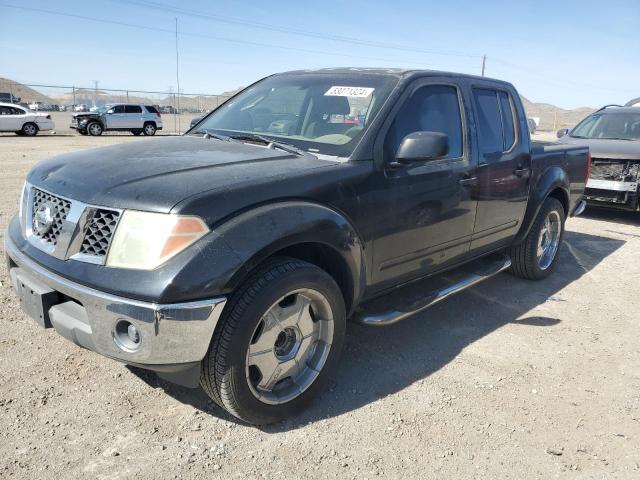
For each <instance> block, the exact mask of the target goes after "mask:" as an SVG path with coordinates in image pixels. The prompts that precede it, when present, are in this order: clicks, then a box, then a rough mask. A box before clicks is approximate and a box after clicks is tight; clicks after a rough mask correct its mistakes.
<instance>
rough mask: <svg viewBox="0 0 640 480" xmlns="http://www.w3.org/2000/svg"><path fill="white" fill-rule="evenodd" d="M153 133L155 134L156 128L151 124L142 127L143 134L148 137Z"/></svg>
mask: <svg viewBox="0 0 640 480" xmlns="http://www.w3.org/2000/svg"><path fill="white" fill-rule="evenodd" d="M154 133H156V127H154V126H153V125H152V124H151V123H147V124H146V125H145V126H144V134H145V135H147V136H149V135H153V134H154Z"/></svg>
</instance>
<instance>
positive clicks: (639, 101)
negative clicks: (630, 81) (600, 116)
mask: <svg viewBox="0 0 640 480" xmlns="http://www.w3.org/2000/svg"><path fill="white" fill-rule="evenodd" d="M624 106H625V107H640V97H638V98H634V99H632V100H629V101H628V102H627V103H625V104H624Z"/></svg>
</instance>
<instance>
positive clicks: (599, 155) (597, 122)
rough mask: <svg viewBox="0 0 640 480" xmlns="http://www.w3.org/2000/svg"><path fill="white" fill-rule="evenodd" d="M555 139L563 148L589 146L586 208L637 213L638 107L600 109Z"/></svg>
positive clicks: (639, 206) (639, 188)
mask: <svg viewBox="0 0 640 480" xmlns="http://www.w3.org/2000/svg"><path fill="white" fill-rule="evenodd" d="M558 136H559V137H560V140H559V141H560V142H561V143H563V144H570V145H588V146H589V150H590V152H591V155H592V157H593V158H592V160H591V173H590V176H589V181H588V182H587V187H586V189H585V198H586V199H587V202H588V203H589V204H591V205H599V206H606V207H614V208H621V209H625V210H635V211H637V210H640V203H639V197H640V195H639V192H640V106H638V107H620V106H614V105H609V106H606V107H603V108H601V109H600V110H598V111H597V112H595V113H593V114H592V115H589V116H588V117H587V118H585V119H584V120H583V121H582V122H580V123H579V124H578V125H576V126H575V127H574V128H573V129H572V130H570V131H569V130H567V129H563V130H559V131H558Z"/></svg>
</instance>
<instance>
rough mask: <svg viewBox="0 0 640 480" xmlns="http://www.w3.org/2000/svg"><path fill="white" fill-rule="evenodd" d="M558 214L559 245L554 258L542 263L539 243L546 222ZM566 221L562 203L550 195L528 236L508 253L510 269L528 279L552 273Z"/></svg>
mask: <svg viewBox="0 0 640 480" xmlns="http://www.w3.org/2000/svg"><path fill="white" fill-rule="evenodd" d="M550 215H551V216H552V217H555V216H557V218H558V220H559V227H560V232H559V233H560V235H559V239H558V245H557V248H556V249H555V252H554V254H553V258H552V259H551V260H550V263H549V264H548V265H546V266H545V265H542V266H541V261H540V259H539V258H538V244H539V241H540V237H541V232H542V230H543V228H544V226H545V222H546V220H547V218H549V216H550ZM564 223H565V212H564V207H563V206H562V203H560V201H558V200H557V199H556V198H553V197H548V198H547V199H546V200H545V201H544V203H543V204H542V207H541V208H540V211H539V212H538V216H537V217H536V219H535V221H534V222H533V225H532V226H531V230H530V231H529V233H528V234H527V237H526V238H525V239H524V241H523V242H522V243H520V244H519V245H513V246H511V247H510V248H509V249H508V250H507V253H508V254H509V256H510V257H511V268H510V269H509V271H510V272H511V273H512V274H513V275H515V276H517V277H521V278H526V279H528V280H541V279H543V278H545V277H547V276H549V275H550V274H551V272H553V270H554V269H555V267H556V264H557V261H558V252H559V251H560V246H561V245H562V239H563V237H564Z"/></svg>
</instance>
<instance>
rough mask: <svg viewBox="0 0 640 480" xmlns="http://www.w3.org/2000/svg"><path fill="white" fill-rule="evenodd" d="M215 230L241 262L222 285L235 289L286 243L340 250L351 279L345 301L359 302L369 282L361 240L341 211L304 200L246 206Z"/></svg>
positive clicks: (336, 252) (342, 261)
mask: <svg viewBox="0 0 640 480" xmlns="http://www.w3.org/2000/svg"><path fill="white" fill-rule="evenodd" d="M214 231H215V232H216V233H217V234H218V235H219V236H220V238H221V239H222V240H224V242H225V243H226V244H227V245H228V246H229V248H231V249H232V250H233V252H234V253H235V255H236V256H237V257H238V259H239V260H240V261H241V265H239V268H238V269H237V270H236V271H235V272H234V274H233V275H231V276H230V278H229V280H228V282H227V283H226V285H225V286H224V290H227V291H233V290H234V289H235V288H236V287H237V286H238V285H239V284H240V283H241V282H242V281H243V280H244V278H245V276H246V275H247V274H248V273H249V272H250V271H251V270H253V269H254V268H255V267H256V266H258V265H259V264H260V263H262V262H263V261H264V260H265V259H267V258H268V257H270V256H272V255H273V254H274V253H277V252H279V251H281V250H284V249H286V248H288V247H293V246H297V245H301V244H316V245H317V244H319V245H322V246H324V247H328V248H330V249H331V250H332V251H333V252H332V253H334V254H337V255H339V257H340V259H341V263H342V266H343V267H345V268H346V270H347V272H345V273H347V277H348V279H347V280H348V282H347V285H348V286H347V288H348V290H349V291H348V292H346V296H347V297H348V298H345V301H347V302H348V303H350V304H351V305H352V306H353V305H355V304H357V302H358V299H359V298H360V297H361V295H362V293H363V291H364V286H365V278H366V276H365V261H364V253H363V242H362V241H361V238H360V235H359V234H358V232H357V231H356V229H355V227H354V226H353V225H352V223H351V222H350V221H349V220H348V219H347V217H346V216H345V215H343V214H342V213H340V212H338V211H336V210H334V209H332V208H329V207H327V206H325V205H321V204H318V203H313V202H309V201H302V200H290V201H282V202H277V203H269V204H265V205H261V206H258V207H255V208H252V209H250V210H247V211H245V212H243V213H240V214H239V215H237V216H235V217H233V218H231V219H230V220H228V221H226V222H224V223H223V224H221V225H220V226H219V227H216V228H215V229H214Z"/></svg>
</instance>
